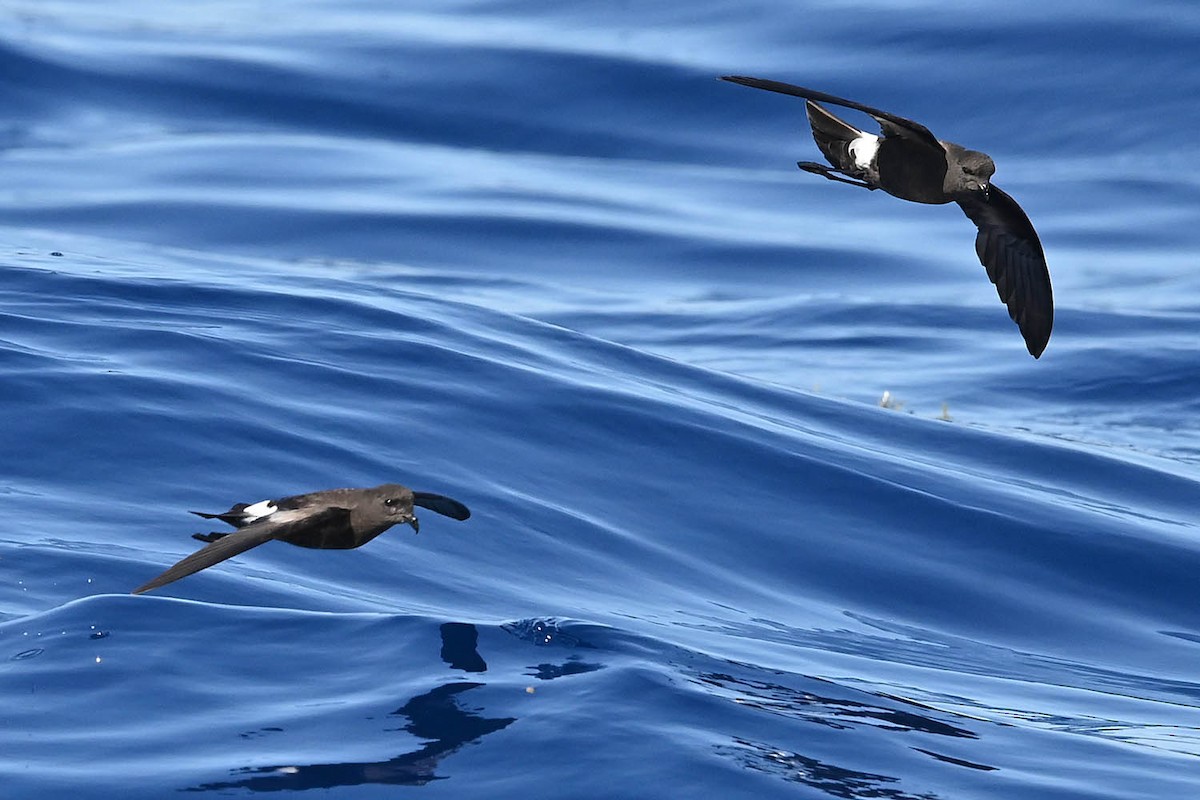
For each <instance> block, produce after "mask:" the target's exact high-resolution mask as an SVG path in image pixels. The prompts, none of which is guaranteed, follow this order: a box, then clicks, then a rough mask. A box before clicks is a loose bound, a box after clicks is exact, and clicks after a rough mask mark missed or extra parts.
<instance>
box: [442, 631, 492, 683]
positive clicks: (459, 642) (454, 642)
mask: <svg viewBox="0 0 1200 800" xmlns="http://www.w3.org/2000/svg"><path fill="white" fill-rule="evenodd" d="M441 631H442V661H445V662H446V663H447V664H449V665H450V666H452V667H454V669H461V670H462V671H463V672H487V662H486V661H484V660H483V656H481V655H479V631H477V630H476V629H475V626H474V625H471V624H470V623H467V622H447V623H445V624H443V625H442V629H441Z"/></svg>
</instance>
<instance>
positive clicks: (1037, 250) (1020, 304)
mask: <svg viewBox="0 0 1200 800" xmlns="http://www.w3.org/2000/svg"><path fill="white" fill-rule="evenodd" d="M955 200H957V201H958V204H959V205H960V206H962V210H963V212H964V213H966V215H967V216H968V217H970V219H971V221H972V222H974V223H975V225H976V226H977V227H978V228H979V235H978V236H976V237H975V252H976V253H978V254H979V261H980V263H982V264H983V266H984V267H985V268H986V269H987V274H988V277H989V278H991V279H992V283H994V284H996V293H997V294H999V295H1000V299H1001V300H1002V301H1004V304H1005V305H1007V306H1008V315H1009V316H1010V317H1012V319H1013V322H1015V323H1017V326H1018V327H1019V328H1020V329H1021V335H1022V336H1024V337H1025V346H1026V347H1027V348H1028V349H1029V354H1030V355H1031V356H1033V357H1034V358H1037V357H1038V356H1040V355H1041V354H1042V351H1043V350H1045V349H1046V343H1047V342H1048V341H1050V330H1051V328H1053V327H1054V293H1053V291H1052V289H1051V287H1050V271H1049V270H1048V269H1047V267H1046V256H1045V254H1044V253H1043V252H1042V243H1041V241H1040V240H1039V239H1038V235H1037V231H1035V230H1034V229H1033V225H1032V224H1031V223H1030V222H1029V217H1027V216H1025V212H1024V211H1022V210H1021V207H1020V206H1019V205H1017V201H1016V200H1013V199H1012V198H1011V197H1009V196H1008V195H1007V194H1005V193H1004V192H1002V191H1001V190H1000V189H999V188H998V187H997V186H996V185H995V184H992V185H991V186H990V187H989V189H988V191H987V194H986V195H985V194H984V193H982V192H972V193H970V194H968V195H959V196H957V197H955Z"/></svg>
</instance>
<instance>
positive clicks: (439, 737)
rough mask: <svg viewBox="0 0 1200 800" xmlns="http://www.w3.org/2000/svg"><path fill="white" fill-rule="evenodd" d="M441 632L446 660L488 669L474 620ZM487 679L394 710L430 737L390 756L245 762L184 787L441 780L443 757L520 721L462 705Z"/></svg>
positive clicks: (291, 788)
mask: <svg viewBox="0 0 1200 800" xmlns="http://www.w3.org/2000/svg"><path fill="white" fill-rule="evenodd" d="M441 634H442V650H441V657H442V660H443V661H444V662H445V663H447V664H449V665H450V666H451V667H454V668H455V669H462V670H465V671H468V672H483V671H485V670H486V669H487V664H486V663H485V662H484V660H483V658H482V657H481V656H480V655H479V652H478V650H477V649H476V643H477V642H478V639H479V636H478V632H477V631H476V629H475V626H474V625H469V624H464V623H447V624H445V625H443V626H442V628H441ZM484 685H485V684H483V683H468V682H459V683H447V684H443V685H441V686H438V687H436V688H434V689H431V690H430V691H428V692H425V693H424V694H420V695H417V696H416V697H413V698H412V699H411V700H409V701H408V702H407V703H405V704H404V705H403V706H401V707H400V708H398V709H396V710H395V711H393V712H391V716H397V717H403V718H405V719H407V720H408V721H407V723H406V724H404V725H403V726H402V727H400V728H393V729H392V730H401V731H405V732H407V733H410V734H412V735H413V736H417V737H419V738H421V739H426V740H428V741H427V742H426V744H425V745H424V746H422V747H421V748H419V749H417V750H414V751H412V752H409V753H404V754H402V755H398V756H396V757H395V758H390V759H388V760H386V761H365V762H350V763H341V764H305V765H294V764H277V765H274V766H267V767H244V768H242V769H239V770H236V771H235V773H234V774H235V775H237V776H238V777H236V778H235V779H233V780H228V781H218V782H214V783H205V784H201V785H199V786H195V787H191V788H189V789H185V790H184V791H192V792H202V791H216V790H225V789H247V790H249V791H252V792H280V791H288V792H296V791H303V790H306V789H332V788H334V787H339V786H361V785H365V784H392V785H402V786H423V785H425V784H427V783H429V782H430V781H435V780H442V779H444V778H445V777H446V776H444V775H438V774H437V767H438V764H439V763H440V762H441V761H442V759H444V758H446V757H447V756H450V755H452V754H454V753H455V752H457V751H458V750H460V749H462V747H464V746H465V745H468V744H472V743H475V742H478V741H479V740H480V739H482V738H483V737H484V736H487V735H488V734H490V733H495V732H496V731H499V730H503V729H504V728H507V727H508V726H509V725H511V724H512V723H513V722H515V721H516V719H515V718H514V717H491V718H489V717H484V716H482V715H480V714H477V713H474V712H472V711H467V710H465V709H464V708H462V707H461V705H460V698H461V695H463V694H464V693H465V692H469V691H471V690H472V689H476V688H478V687H480V686H484Z"/></svg>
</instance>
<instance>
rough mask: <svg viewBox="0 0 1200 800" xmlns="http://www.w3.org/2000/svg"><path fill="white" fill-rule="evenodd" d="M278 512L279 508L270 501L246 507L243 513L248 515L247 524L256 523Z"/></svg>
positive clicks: (260, 501) (261, 501)
mask: <svg viewBox="0 0 1200 800" xmlns="http://www.w3.org/2000/svg"><path fill="white" fill-rule="evenodd" d="M278 510H279V508H278V507H276V506H275V504H274V503H272V502H271V501H270V500H259V501H258V502H257V503H255V504H254V505H250V506H246V508H245V509H243V511H242V513H243V514H245V515H246V517H247V520H246V521H247V522H255V521H257V520H260V519H262V518H263V517H269V516H271V515H272V514H274V513H275V512H276V511H278Z"/></svg>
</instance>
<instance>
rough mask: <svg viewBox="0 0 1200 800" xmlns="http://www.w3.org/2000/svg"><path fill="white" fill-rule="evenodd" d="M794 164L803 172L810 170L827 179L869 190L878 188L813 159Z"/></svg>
mask: <svg viewBox="0 0 1200 800" xmlns="http://www.w3.org/2000/svg"><path fill="white" fill-rule="evenodd" d="M796 166H797V167H799V168H800V169H802V170H804V171H805V172H811V173H812V174H813V175H820V176H821V177H823V178H828V179H829V180H831V181H837V182H838V183H848V184H850V185H851V186H861V187H862V188H864V189H870V190H871V191H875V190H876V189H878V188H879V187H878V186H872V185H871V184H869V183H867V182H866V181H859V180H854V179H852V178H847V177H844V174H843V173H841V172H838V171H837V170H835V169H834V168H833V167H827V166H825V165H824V164H818V163H817V162H815V161H797V162H796Z"/></svg>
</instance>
